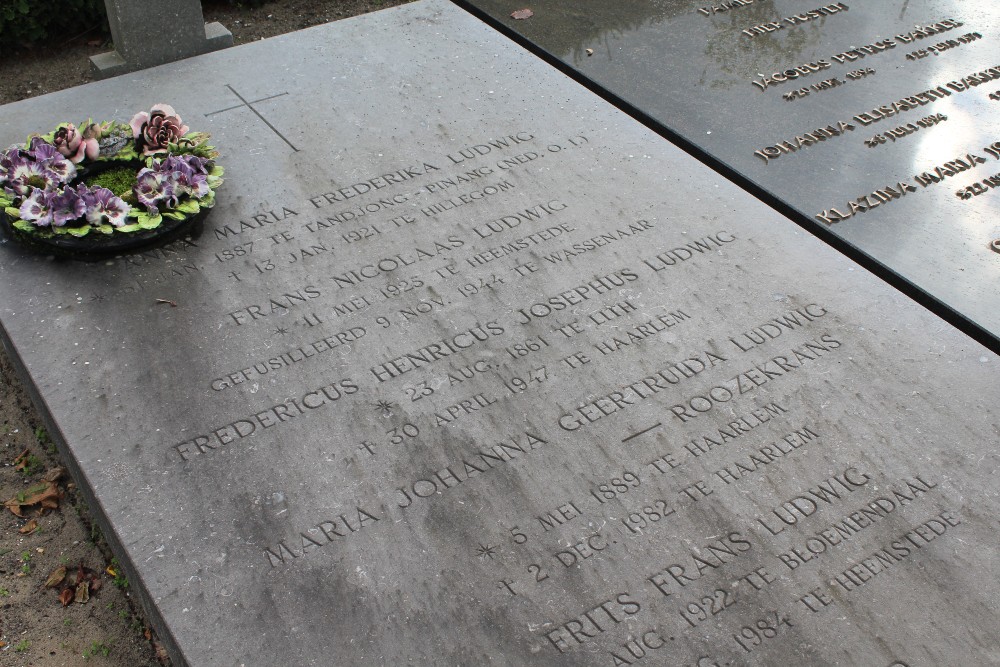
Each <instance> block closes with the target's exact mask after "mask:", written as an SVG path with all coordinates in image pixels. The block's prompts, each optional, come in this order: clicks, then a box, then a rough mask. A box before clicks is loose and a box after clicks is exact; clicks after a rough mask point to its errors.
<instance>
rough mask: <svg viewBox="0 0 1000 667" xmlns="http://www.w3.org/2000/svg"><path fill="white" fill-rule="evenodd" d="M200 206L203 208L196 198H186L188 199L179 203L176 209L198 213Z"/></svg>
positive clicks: (182, 211)
mask: <svg viewBox="0 0 1000 667" xmlns="http://www.w3.org/2000/svg"><path fill="white" fill-rule="evenodd" d="M200 208H201V206H199V205H198V202H196V201H195V200H193V199H186V200H184V201H182V202H181V203H180V204H178V205H177V207H176V208H175V209H174V210H175V211H180V212H181V213H190V214H194V213H197V212H198V210H199V209H200Z"/></svg>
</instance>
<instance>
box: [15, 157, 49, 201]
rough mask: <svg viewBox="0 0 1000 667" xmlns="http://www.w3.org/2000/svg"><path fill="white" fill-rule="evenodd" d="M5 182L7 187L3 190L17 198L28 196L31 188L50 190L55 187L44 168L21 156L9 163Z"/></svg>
mask: <svg viewBox="0 0 1000 667" xmlns="http://www.w3.org/2000/svg"><path fill="white" fill-rule="evenodd" d="M6 181H7V185H6V188H5V189H6V190H7V191H8V192H9V193H11V194H13V195H15V196H17V197H24V196H26V195H28V194H29V193H31V190H32V189H33V188H38V189H40V190H51V189H52V188H54V187H55V186H56V182H55V180H54V179H53V178H52V176H51V174H50V172H49V171H48V170H47V169H45V167H43V166H42V165H40V164H38V163H37V162H33V161H31V160H29V159H26V158H24V156H23V155H21V154H19V155H18V157H17V158H16V159H15V160H12V161H11V168H10V171H9V172H8V173H7V177H6Z"/></svg>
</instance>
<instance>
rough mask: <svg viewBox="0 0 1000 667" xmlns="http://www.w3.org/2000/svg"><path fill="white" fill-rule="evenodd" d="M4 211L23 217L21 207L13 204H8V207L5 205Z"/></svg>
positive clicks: (14, 216)
mask: <svg viewBox="0 0 1000 667" xmlns="http://www.w3.org/2000/svg"><path fill="white" fill-rule="evenodd" d="M3 212H4V213H6V214H7V215H9V216H10V217H12V218H20V217H21V209H19V208H14V207H13V206H7V207H5V208H4V210H3Z"/></svg>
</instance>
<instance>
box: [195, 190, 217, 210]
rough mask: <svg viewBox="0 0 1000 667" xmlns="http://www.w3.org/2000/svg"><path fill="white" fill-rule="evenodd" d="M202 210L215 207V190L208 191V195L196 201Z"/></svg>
mask: <svg viewBox="0 0 1000 667" xmlns="http://www.w3.org/2000/svg"><path fill="white" fill-rule="evenodd" d="M198 203H199V204H201V207H202V208H212V207H213V206H215V190H209V191H208V194H207V195H205V196H204V197H202V198H201V199H199V200H198Z"/></svg>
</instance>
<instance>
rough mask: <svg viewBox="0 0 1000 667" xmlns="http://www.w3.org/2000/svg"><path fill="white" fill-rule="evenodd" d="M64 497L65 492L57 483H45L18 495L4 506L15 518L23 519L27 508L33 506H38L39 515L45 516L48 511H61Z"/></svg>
mask: <svg viewBox="0 0 1000 667" xmlns="http://www.w3.org/2000/svg"><path fill="white" fill-rule="evenodd" d="M62 497H63V491H62V489H60V488H59V486H58V485H56V483H55V482H43V483H41V484H36V485H35V486H32V487H30V488H28V490H27V491H22V492H21V493H18V494H17V495H15V496H14V497H13V498H11V499H10V500H8V501H6V502H5V503H4V506H5V507H6V508H7V509H9V510H10V511H11V512H13V513H14V516H21V517H23V516H24V510H25V508H30V507H31V506H32V505H38V506H39V513H40V514H45V512H46V511H48V510H54V509H59V501H60V500H62Z"/></svg>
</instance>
